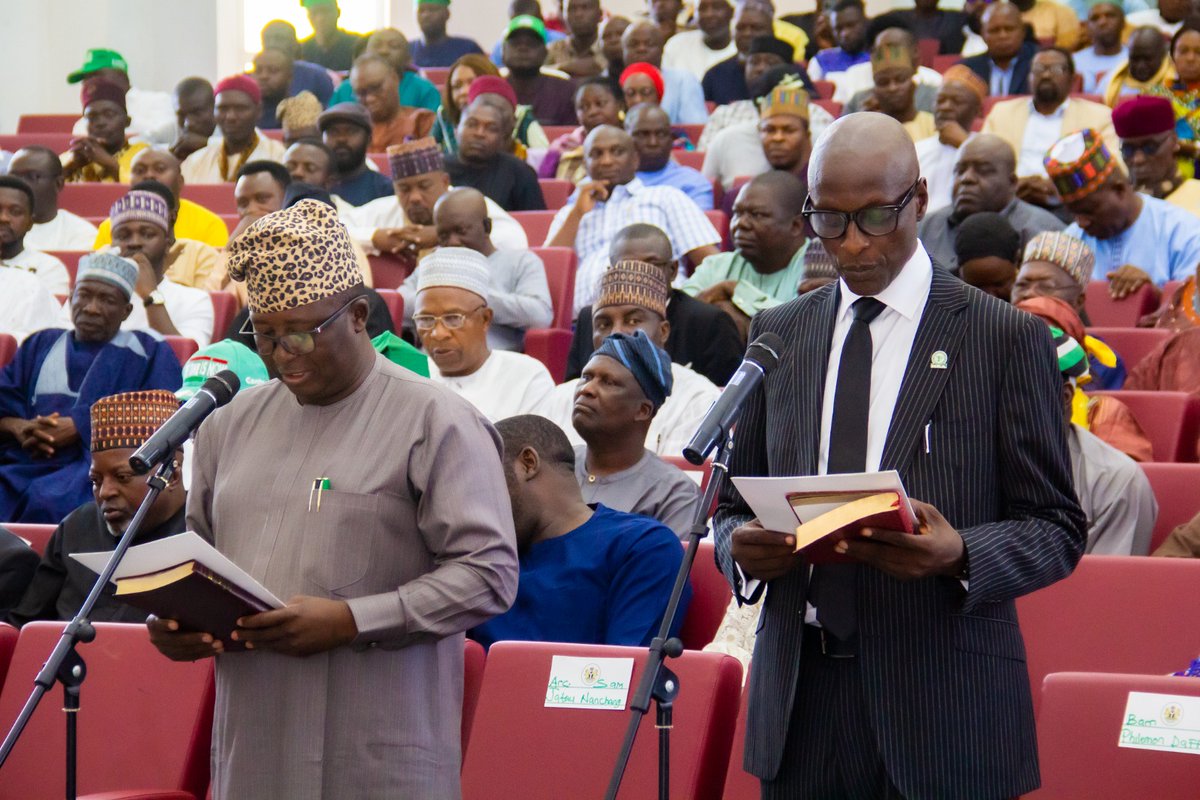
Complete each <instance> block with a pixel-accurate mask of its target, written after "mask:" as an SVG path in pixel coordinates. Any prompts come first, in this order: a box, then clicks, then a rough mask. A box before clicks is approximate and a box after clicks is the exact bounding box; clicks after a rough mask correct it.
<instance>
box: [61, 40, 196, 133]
mask: <svg viewBox="0 0 1200 800" xmlns="http://www.w3.org/2000/svg"><path fill="white" fill-rule="evenodd" d="M85 58H86V59H87V60H86V61H84V63H83V65H82V66H81V67H80V68H79V69H77V70H75V71H74V72H72V73H71V74H69V75H68V76H67V83H69V84H75V83H80V82H83V83H89V82H91V81H97V80H99V81H107V82H108V83H112V84H116V86H117V87H118V88H120V89H121V90H122V92H124V94H125V102H124V104H125V107H126V108H127V109H128V111H129V118H130V122H129V124H128V126H127V133H128V134H129V136H130V137H131V138H135V139H137V140H139V141H142V142H146V143H148V144H149V143H153V144H168V143H169V142H170V141H171V139H172V137H174V136H175V109H174V107H173V105H172V103H171V95H170V94H168V93H167V92H153V91H148V90H146V89H139V88H138V87H136V86H134V85H133V84H132V83H131V82H130V80H129V65H128V64H127V63H126V62H125V58H124V57H123V56H122V55H121V54H120V53H118V52H117V51H116V50H104V49H100V48H92V49H89V50H88V51H87V55H86V56H85ZM87 128H88V121H87V120H86V119H79V120H77V121H76V122H75V127H74V128H72V129H71V133H73V134H75V135H76V136H85V135H86V136H90V135H91V134H89V133H88V130H87Z"/></svg>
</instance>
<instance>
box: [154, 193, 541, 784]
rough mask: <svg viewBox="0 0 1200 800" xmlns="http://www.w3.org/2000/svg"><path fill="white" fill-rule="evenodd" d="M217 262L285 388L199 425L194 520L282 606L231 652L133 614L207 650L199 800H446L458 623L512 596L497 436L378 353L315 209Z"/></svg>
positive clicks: (456, 756)
mask: <svg viewBox="0 0 1200 800" xmlns="http://www.w3.org/2000/svg"><path fill="white" fill-rule="evenodd" d="M229 272H230V274H231V275H232V276H233V277H234V279H235V280H239V281H245V282H246V284H247V292H248V295H249V304H250V321H251V324H252V325H253V326H254V346H255V349H256V350H257V351H258V353H259V354H260V355H261V356H262V357H263V359H264V361H266V362H267V363H268V365H270V366H271V367H272V371H273V372H274V373H275V374H277V375H278V376H279V380H273V381H271V382H270V383H267V384H265V385H263V386H258V387H254V388H252V389H248V390H247V389H243V390H242V393H241V394H239V395H238V396H237V397H235V398H234V399H233V400H232V402H231V403H230V404H229V405H228V406H227V407H225V408H221V409H218V410H217V412H216V413H215V414H213V416H211V417H209V418H208V420H207V421H205V423H204V424H203V425H202V426H201V427H200V430H199V432H198V434H197V436H196V439H195V444H196V446H195V468H194V471H193V475H192V492H191V493H190V495H189V504H188V514H187V516H188V524H189V528H190V529H191V530H194V531H196V532H197V533H199V534H200V535H201V536H204V537H205V538H206V539H208V540H210V541H212V543H213V544H214V545H215V546H216V547H217V549H219V550H221V551H222V552H223V553H225V554H226V555H227V556H228V557H229V558H230V559H232V560H233V561H234V563H236V564H238V565H239V566H241V567H242V568H243V569H245V570H247V571H248V572H249V573H250V574H251V575H253V576H254V578H255V579H257V580H258V581H260V582H261V583H262V584H263V585H265V586H266V587H267V588H268V589H270V590H271V592H272V593H274V594H275V595H276V596H278V597H280V598H284V599H285V602H286V604H285V605H284V607H283V608H279V609H274V610H271V611H266V612H263V613H259V614H251V615H248V616H246V617H243V618H242V619H241V620H239V623H240V624H239V627H238V628H237V629H236V630H235V631H234V633H233V634H232V636H233V637H235V639H234V640H235V641H236V642H238V643H239V644H241V645H245V648H246V649H245V651H244V652H240V653H236V654H233V653H225V652H224V651H225V646H224V645H223V644H222V642H220V641H218V640H215V639H214V638H213V637H212V636H211V635H210V634H209V633H208V632H200V633H191V632H182V631H180V630H178V627H177V625H176V624H175V623H173V622H171V621H168V620H153V621H151V622H150V623H149V627H150V636H151V641H152V642H153V643H154V644H155V645H156V646H157V647H158V649H159V650H161V651H162V652H163V653H164V654H165V655H167V656H168V657H170V658H172V659H175V660H181V661H184V660H195V659H197V658H205V657H211V656H215V657H216V671H217V676H218V677H217V685H218V688H217V700H216V712H215V720H214V725H213V731H214V737H213V742H214V748H215V749H214V757H213V764H214V766H215V769H214V771H213V776H212V786H213V797H214V798H215V800H223V798H235V797H255V798H284V797H287V798H300V797H316V796H319V795H321V794H322V791H321V790H320V787H326V788H325V790H324V794H325V795H330V794H337V795H338V796H344V797H385V796H386V797H454V796H457V795H458V793H459V775H458V773H459V764H460V749H459V740H460V733H461V731H460V725H459V721H460V718H461V714H460V711H461V704H462V669H463V666H462V659H463V632H464V631H465V630H467V629H468V628H472V627H475V626H476V625H479V624H480V623H482V622H484V621H485V620H487V619H488V618H490V617H492V616H495V615H496V614H499V613H501V612H503V611H505V610H507V609H508V607H509V605H510V604H511V603H512V599H513V597H514V596H515V594H516V588H517V570H518V567H517V558H516V544H515V535H514V533H513V521H512V513H511V510H510V508H509V499H508V492H507V490H506V487H505V484H504V477H503V469H502V467H501V463H500V454H499V450H500V440H499V438H498V437H497V436H496V433H495V431H493V430H492V428H491V426H490V425H489V424H488V423H487V421H486V420H485V419H484V418H483V416H482V415H481V414H479V412H477V411H476V410H475V409H473V408H472V407H471V406H470V404H468V403H467V402H465V401H463V400H462V399H460V398H457V397H455V396H454V395H453V393H451V392H448V391H446V390H445V389H442V388H440V387H438V386H436V385H434V384H431V383H430V382H429V381H426V380H424V379H421V378H418V377H416V376H414V375H413V374H412V373H410V372H408V371H407V370H405V369H404V368H402V367H400V366H397V365H394V364H392V363H391V362H389V361H387V360H386V359H385V358H384V357H383V356H381V355H378V354H377V353H376V352H375V350H374V348H373V347H372V346H371V340H370V339H369V338H368V335H367V331H366V321H367V304H366V301H365V299H364V298H363V292H364V287H363V283H362V274H361V273H360V272H359V270H358V267H357V265H356V263H355V258H354V251H353V249H352V248H351V246H350V237H349V235H348V234H347V232H346V229H345V228H344V227H343V226H342V225H341V224H340V223H339V222H338V219H337V214H336V212H335V211H334V209H333V208H332V207H330V206H329V205H326V204H325V203H322V202H319V201H315V200H301V201H299V202H298V203H296V205H294V206H292V207H291V208H287V209H284V210H282V211H277V212H275V213H273V214H270V215H268V216H266V217H264V218H263V219H261V220H259V221H258V222H257V223H256V224H255V225H253V226H252V227H251V228H250V229H249V230H247V231H246V233H244V234H243V235H242V236H239V237H238V238H236V239H234V240H233V242H232V243H231V245H230V248H229ZM382 698H386V700H385V701H381V699H382ZM312 754H318V755H317V756H312ZM310 756H311V757H310ZM330 787H336V789H333V788H330Z"/></svg>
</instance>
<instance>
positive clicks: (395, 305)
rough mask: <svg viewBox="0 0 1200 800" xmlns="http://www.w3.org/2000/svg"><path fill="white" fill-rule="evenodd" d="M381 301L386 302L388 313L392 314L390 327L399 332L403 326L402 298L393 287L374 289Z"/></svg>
mask: <svg viewBox="0 0 1200 800" xmlns="http://www.w3.org/2000/svg"><path fill="white" fill-rule="evenodd" d="M375 291H376V292H378V293H379V296H380V297H381V298H383V302H384V303H386V304H387V307H388V313H389V314H391V316H392V328H393V329H394V330H395V331H396V332H397V333H399V331H400V329H401V328H403V327H404V298H403V297H401V296H400V293H399V292H398V291H396V290H395V289H376V290H375Z"/></svg>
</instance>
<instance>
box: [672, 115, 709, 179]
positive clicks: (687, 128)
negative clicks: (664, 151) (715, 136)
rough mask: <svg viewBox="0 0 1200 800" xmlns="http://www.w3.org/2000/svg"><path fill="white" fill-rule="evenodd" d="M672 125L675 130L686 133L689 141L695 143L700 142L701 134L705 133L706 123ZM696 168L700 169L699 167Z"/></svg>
mask: <svg viewBox="0 0 1200 800" xmlns="http://www.w3.org/2000/svg"><path fill="white" fill-rule="evenodd" d="M672 127H673V128H675V130H677V131H682V132H683V133H684V135H685V136H687V138H688V141H689V142H691V143H692V144H693V145H695V144H699V142H700V136H701V134H703V133H704V124H703V123H700V124H696V123H690V124H687V125H673V126H672ZM676 152H678V151H676ZM696 169H699V167H697V168H696Z"/></svg>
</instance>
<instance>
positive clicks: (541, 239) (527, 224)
mask: <svg viewBox="0 0 1200 800" xmlns="http://www.w3.org/2000/svg"><path fill="white" fill-rule="evenodd" d="M555 213H557V212H554V211H514V212H512V218H513V219H515V220H516V221H517V222H519V223H520V224H521V227H522V228H524V229H525V235H526V236H527V237H528V238H529V246H530V247H541V246H542V245H543V244H544V243H545V241H546V234H548V233H549V232H550V223H551V222H553V221H554V215H555Z"/></svg>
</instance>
